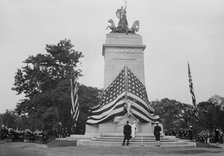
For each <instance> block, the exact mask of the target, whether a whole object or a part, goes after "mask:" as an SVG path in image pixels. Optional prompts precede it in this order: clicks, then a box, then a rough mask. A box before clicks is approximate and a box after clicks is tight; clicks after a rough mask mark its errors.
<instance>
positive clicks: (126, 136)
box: [123, 121, 131, 146]
mask: <svg viewBox="0 0 224 156" xmlns="http://www.w3.org/2000/svg"><path fill="white" fill-rule="evenodd" d="M123 134H124V141H123V146H124V145H125V141H126V140H127V146H128V145H129V140H130V139H131V126H130V125H129V121H127V124H126V125H124V130H123Z"/></svg>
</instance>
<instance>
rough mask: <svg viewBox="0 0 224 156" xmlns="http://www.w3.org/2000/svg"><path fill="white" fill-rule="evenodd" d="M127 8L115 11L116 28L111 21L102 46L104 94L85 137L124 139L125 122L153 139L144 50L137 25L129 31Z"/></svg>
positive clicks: (88, 125)
mask: <svg viewBox="0 0 224 156" xmlns="http://www.w3.org/2000/svg"><path fill="white" fill-rule="evenodd" d="M126 9H127V5H125V7H121V8H120V9H118V10H117V12H116V16H117V17H118V18H119V23H118V26H117V27H116V26H115V24H114V22H113V20H112V19H110V20H109V21H108V22H109V23H110V25H109V26H108V27H107V28H109V29H110V30H111V32H110V33H109V34H107V35H106V43H105V44H103V48H102V55H103V56H104V60H105V65H104V91H103V94H102V97H101V101H100V103H99V104H98V105H97V106H96V107H94V108H92V114H91V115H90V116H89V118H88V120H87V125H86V133H85V135H86V136H89V137H97V136H100V135H104V134H108V133H111V134H118V135H123V134H122V133H123V125H124V124H125V123H126V121H127V120H128V121H129V122H130V123H131V124H133V123H136V124H137V134H136V135H139V134H145V135H149V136H152V135H153V125H154V123H155V121H156V120H158V119H159V117H158V116H156V115H154V109H153V108H152V107H151V106H150V103H149V101H148V97H147V93H146V89H145V75H144V49H145V48H146V46H145V45H143V41H142V36H141V35H139V34H136V32H138V30H139V21H138V20H137V21H135V22H134V23H133V25H132V27H131V28H129V27H128V21H127V16H126V13H127V11H126Z"/></svg>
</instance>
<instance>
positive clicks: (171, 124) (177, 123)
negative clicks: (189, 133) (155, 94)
mask: <svg viewBox="0 0 224 156" xmlns="http://www.w3.org/2000/svg"><path fill="white" fill-rule="evenodd" d="M151 103H152V107H153V108H155V114H158V115H159V116H160V120H161V122H162V124H163V126H164V129H173V128H177V129H180V128H188V127H189V126H190V125H192V124H193V123H195V117H194V115H193V107H192V106H190V105H188V104H184V103H181V102H178V101H176V100H170V99H168V98H164V99H162V100H160V101H158V100H157V101H152V102H151Z"/></svg>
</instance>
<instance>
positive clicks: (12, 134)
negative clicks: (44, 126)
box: [0, 125, 70, 144]
mask: <svg viewBox="0 0 224 156" xmlns="http://www.w3.org/2000/svg"><path fill="white" fill-rule="evenodd" d="M68 136H70V134H69V131H68V129H67V128H62V127H59V128H56V129H53V130H50V131H44V130H38V129H37V130H35V131H31V130H29V129H25V130H15V129H12V128H7V126H4V125H2V126H1V129H0V140H1V143H4V142H6V141H12V142H18V141H19V142H39V143H44V144H46V143H47V142H49V141H51V140H54V139H55V138H65V137H68Z"/></svg>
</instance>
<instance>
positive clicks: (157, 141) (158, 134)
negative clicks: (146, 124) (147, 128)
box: [154, 121, 161, 146]
mask: <svg viewBox="0 0 224 156" xmlns="http://www.w3.org/2000/svg"><path fill="white" fill-rule="evenodd" d="M160 131H161V127H160V126H159V122H158V121H156V126H155V127H154V135H155V138H156V143H157V146H160Z"/></svg>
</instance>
